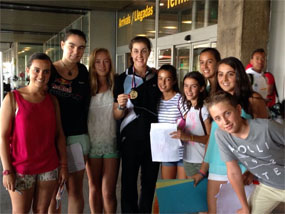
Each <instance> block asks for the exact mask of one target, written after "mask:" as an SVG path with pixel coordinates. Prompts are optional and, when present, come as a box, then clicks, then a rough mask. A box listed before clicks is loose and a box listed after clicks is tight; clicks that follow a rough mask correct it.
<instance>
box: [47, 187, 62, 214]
mask: <svg viewBox="0 0 285 214" xmlns="http://www.w3.org/2000/svg"><path fill="white" fill-rule="evenodd" d="M58 188H59V184H58V183H57V185H56V188H55V190H54V192H53V194H52V198H51V202H50V205H49V208H48V213H49V214H56V213H61V204H60V205H59V208H58V209H56V199H55V197H56V194H57V190H58Z"/></svg>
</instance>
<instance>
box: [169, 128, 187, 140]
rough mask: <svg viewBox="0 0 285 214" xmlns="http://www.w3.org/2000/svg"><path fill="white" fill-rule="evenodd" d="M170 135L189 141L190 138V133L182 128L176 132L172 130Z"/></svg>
mask: <svg viewBox="0 0 285 214" xmlns="http://www.w3.org/2000/svg"><path fill="white" fill-rule="evenodd" d="M170 136H171V137H172V138H175V139H180V140H183V141H189V140H190V135H188V134H186V133H185V132H183V131H182V130H177V131H176V132H171V133H170Z"/></svg>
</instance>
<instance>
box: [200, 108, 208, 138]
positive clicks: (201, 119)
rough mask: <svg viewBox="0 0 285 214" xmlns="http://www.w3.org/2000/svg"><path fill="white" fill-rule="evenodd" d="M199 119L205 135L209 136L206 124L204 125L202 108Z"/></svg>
mask: <svg viewBox="0 0 285 214" xmlns="http://www.w3.org/2000/svg"><path fill="white" fill-rule="evenodd" d="M199 118H200V121H201V124H202V127H203V130H204V134H205V135H207V132H206V127H205V123H204V121H203V118H202V108H200V109H199Z"/></svg>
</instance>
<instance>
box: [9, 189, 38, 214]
mask: <svg viewBox="0 0 285 214" xmlns="http://www.w3.org/2000/svg"><path fill="white" fill-rule="evenodd" d="M34 190H35V187H34V186H33V187H32V188H30V189H27V190H23V191H21V192H22V194H19V193H18V192H16V191H15V192H12V191H9V194H10V198H11V202H12V212H13V214H16V213H29V211H30V209H31V206H32V200H33V196H34Z"/></svg>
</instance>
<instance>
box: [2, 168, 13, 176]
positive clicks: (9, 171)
mask: <svg viewBox="0 0 285 214" xmlns="http://www.w3.org/2000/svg"><path fill="white" fill-rule="evenodd" d="M13 173H14V172H13V171H12V170H8V169H6V170H3V172H2V175H10V174H13Z"/></svg>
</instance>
